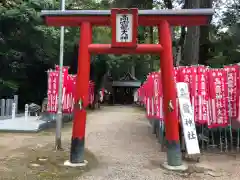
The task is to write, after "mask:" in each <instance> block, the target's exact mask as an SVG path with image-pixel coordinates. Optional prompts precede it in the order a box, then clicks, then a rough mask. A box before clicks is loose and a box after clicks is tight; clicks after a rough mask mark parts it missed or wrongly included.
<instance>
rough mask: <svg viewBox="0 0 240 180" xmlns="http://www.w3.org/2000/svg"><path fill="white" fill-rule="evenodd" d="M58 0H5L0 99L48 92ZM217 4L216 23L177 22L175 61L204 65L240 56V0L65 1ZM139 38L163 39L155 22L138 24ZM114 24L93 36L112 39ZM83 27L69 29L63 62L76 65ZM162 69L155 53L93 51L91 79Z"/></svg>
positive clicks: (0, 9)
mask: <svg viewBox="0 0 240 180" xmlns="http://www.w3.org/2000/svg"><path fill="white" fill-rule="evenodd" d="M59 7H60V2H59V0H1V1H0V98H7V97H11V96H13V95H14V94H18V95H19V98H20V99H19V100H20V102H19V105H20V107H23V105H24V104H25V103H29V102H35V103H37V104H40V103H41V102H42V100H43V98H44V97H46V90H47V72H46V71H47V70H48V69H50V68H54V65H55V64H58V60H59V42H60V40H59V38H60V28H54V27H46V26H45V25H44V24H43V21H42V19H41V18H40V11H41V10H43V9H59ZM111 7H137V8H139V9H176V8H178V9H179V8H182V9H184V8H212V7H213V8H215V9H216V13H215V18H214V23H212V24H211V25H209V26H204V27H189V28H188V29H187V28H186V27H172V37H173V46H174V62H175V65H177V66H178V65H193V64H203V65H208V66H211V67H222V66H223V65H224V64H234V63H238V62H239V59H240V21H239V16H240V0H194V1H193V0H115V1H108V0H102V1H94V0H66V9H109V8H111ZM138 31H139V43H144V42H148V43H158V41H157V29H156V28H155V27H139V28H138ZM110 40H111V29H110V28H107V27H97V28H94V30H93V41H94V42H98V43H110ZM78 41H79V28H66V29H65V52H64V65H66V66H70V73H73V74H75V73H76V71H77V69H76V67H77V54H78V53H77V49H78ZM158 69H159V57H158V56H152V55H134V56H132V55H131V56H130V55H122V56H114V55H98V56H94V55H93V56H92V60H91V79H92V80H94V81H95V82H96V85H97V88H99V87H100V86H101V83H102V79H103V76H104V74H106V73H107V72H109V73H111V74H112V76H113V78H114V79H118V78H119V77H122V76H123V75H124V73H126V72H127V71H129V72H131V73H132V74H133V75H135V76H136V77H137V78H138V79H140V80H142V81H143V80H144V79H145V78H146V75H147V74H148V73H149V72H151V71H156V70H158Z"/></svg>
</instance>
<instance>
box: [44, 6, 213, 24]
mask: <svg viewBox="0 0 240 180" xmlns="http://www.w3.org/2000/svg"><path fill="white" fill-rule="evenodd" d="M213 14H214V10H213V9H207V8H205V9H179V10H170V9H168V10H138V16H139V17H138V23H139V25H142V26H155V25H158V24H159V22H160V21H161V20H167V21H168V22H169V23H170V24H171V25H173V26H178V25H180V26H191V25H193V26H196V25H205V24H208V23H209V22H210V21H211V18H212V15H213ZM41 16H42V17H43V18H44V20H45V22H46V24H48V25H50V26H79V24H80V23H81V22H83V21H88V22H90V23H92V24H93V25H99V26H103V25H106V26H109V25H111V18H110V17H111V10H64V11H62V10H43V11H41Z"/></svg>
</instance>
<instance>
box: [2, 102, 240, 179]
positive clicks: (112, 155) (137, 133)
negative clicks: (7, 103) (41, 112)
mask: <svg viewBox="0 0 240 180" xmlns="http://www.w3.org/2000/svg"><path fill="white" fill-rule="evenodd" d="M70 137H71V127H65V128H64V130H63V144H64V145H65V146H66V145H67V147H69V139H70ZM53 140H54V133H53V132H51V131H49V132H46V133H45V134H44V133H42V134H36V135H34V134H31V135H24V134H18V135H12V134H2V135H1V136H0V148H1V153H0V160H1V161H0V170H1V169H4V168H6V167H7V166H6V164H8V168H11V167H13V166H12V164H11V163H10V164H9V162H10V161H9V160H10V159H11V157H12V156H15V157H16V158H17V159H20V158H21V156H23V153H24V152H25V154H26V148H24V147H28V148H29V147H33V146H34V147H35V146H42V147H45V145H48V146H49V147H52V145H53ZM36 142H37V143H36ZM9 144H11V146H9ZM86 148H87V149H88V150H89V151H90V152H91V153H93V154H94V156H95V157H96V158H97V162H98V163H97V167H94V168H92V169H91V170H90V171H88V172H86V173H83V174H82V175H81V176H79V177H78V178H73V177H77V175H76V172H74V173H75V175H74V176H73V177H72V178H71V177H69V178H68V179H69V180H70V179H71V180H72V179H76V180H171V179H173V180H175V179H177V180H183V179H191V180H215V179H216V180H221V179H224V180H225V179H229V178H231V179H232V180H239V179H240V174H239V172H240V158H239V155H231V156H229V155H226V154H220V155H219V154H218V155H217V154H204V155H202V158H201V159H202V161H201V163H200V164H199V165H197V166H196V164H193V165H190V169H189V171H187V172H185V173H175V172H169V171H166V170H164V169H162V168H161V167H160V164H161V163H163V162H164V161H165V160H166V157H165V155H166V153H165V152H160V149H161V148H160V145H159V144H158V142H157V140H156V138H155V135H153V134H152V133H151V128H150V126H149V123H148V121H147V120H146V119H145V115H144V112H143V111H140V110H139V109H137V108H132V107H128V106H125V107H122V106H114V107H104V108H102V110H100V111H95V112H93V113H90V114H89V115H88V120H87V132H86ZM40 150H41V149H40ZM50 151H51V150H50ZM67 151H68V150H67ZM67 154H68V152H67ZM52 155H53V154H52V153H50V154H49V157H50V156H52ZM6 157H7V158H6ZM24 158H25V157H24ZM64 158H65V157H64ZM66 158H67V157H66ZM18 161H20V160H18ZM25 161H26V160H25ZM27 161H28V160H27ZM60 161H61V163H62V161H63V160H62V159H61V160H60ZM15 166H16V165H15ZM16 168H17V167H16ZM11 169H12V170H11V171H16V170H19V171H22V172H23V171H26V172H27V171H28V170H29V169H27V167H26V168H25V169H14V168H11ZM11 171H10V170H9V173H8V174H9V175H11ZM4 172H5V170H4ZM16 172H17V171H16ZM6 173H7V172H6ZM16 175H17V174H16ZM1 176H2V175H1ZM0 179H2V178H1V177H0ZM17 179H19V180H23V179H24V180H25V178H23V179H21V178H17ZM27 179H28V178H27ZM68 179H66V178H65V179H64V180H68ZM31 180H35V179H34V178H31ZM41 180H46V178H45V179H42V178H41ZM54 180H60V178H55V179H54Z"/></svg>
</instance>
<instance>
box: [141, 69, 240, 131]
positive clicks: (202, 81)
mask: <svg viewBox="0 0 240 180" xmlns="http://www.w3.org/2000/svg"><path fill="white" fill-rule="evenodd" d="M174 75H175V76H174V79H175V82H176V83H177V82H185V83H187V84H188V86H189V91H190V98H191V99H190V100H191V103H192V106H193V110H194V111H193V112H194V119H195V122H196V123H199V124H208V126H209V128H213V127H225V126H227V125H229V123H230V120H239V119H240V118H239V115H240V112H239V111H240V106H239V96H240V91H239V89H240V68H239V66H238V65H229V66H225V67H224V68H221V69H211V68H207V67H205V66H191V67H177V68H175V69H174ZM162 86H164V85H163V84H162V83H161V73H160V72H153V73H151V74H149V75H148V77H147V80H146V81H145V82H144V84H143V85H142V86H141V87H140V88H139V89H138V97H139V101H140V102H142V103H144V104H145V107H146V111H147V116H148V118H157V119H160V120H163V119H164V114H163V100H162V99H163V94H162Z"/></svg>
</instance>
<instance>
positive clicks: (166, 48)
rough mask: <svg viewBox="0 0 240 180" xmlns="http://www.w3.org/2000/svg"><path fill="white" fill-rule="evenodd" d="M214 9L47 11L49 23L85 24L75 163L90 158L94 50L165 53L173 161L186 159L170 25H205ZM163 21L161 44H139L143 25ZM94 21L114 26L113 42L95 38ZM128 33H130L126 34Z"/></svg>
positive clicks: (165, 101) (163, 67)
mask: <svg viewBox="0 0 240 180" xmlns="http://www.w3.org/2000/svg"><path fill="white" fill-rule="evenodd" d="M213 13H214V12H213V10H212V9H184V10H138V9H112V10H111V11H110V10H66V11H61V10H45V11H42V12H41V16H42V17H43V18H44V20H45V22H46V24H47V25H49V26H77V27H80V40H79V56H78V72H77V84H76V87H77V90H76V100H77V103H76V106H75V110H74V121H73V130H72V144H71V155H70V163H71V164H72V165H73V166H77V165H78V164H80V165H82V164H81V163H83V162H84V157H83V152H84V141H85V124H86V110H85V107H86V106H87V97H88V83H89V72H90V54H91V53H95V54H146V53H151V54H160V56H161V63H160V64H161V65H160V68H161V73H162V83H163V97H164V98H163V105H164V116H165V123H166V139H167V148H168V151H167V160H168V165H169V166H173V167H175V168H176V167H179V166H181V165H182V158H181V150H180V141H179V129H178V122H179V121H178V117H177V113H176V87H175V83H174V79H173V77H174V75H173V55H172V39H171V31H170V26H200V25H206V24H208V23H209V22H210V20H211V17H212V15H213ZM139 25H140V26H157V27H158V34H159V44H137V27H138V26H139ZM92 26H111V27H112V44H92ZM126 34H127V35H126Z"/></svg>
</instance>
